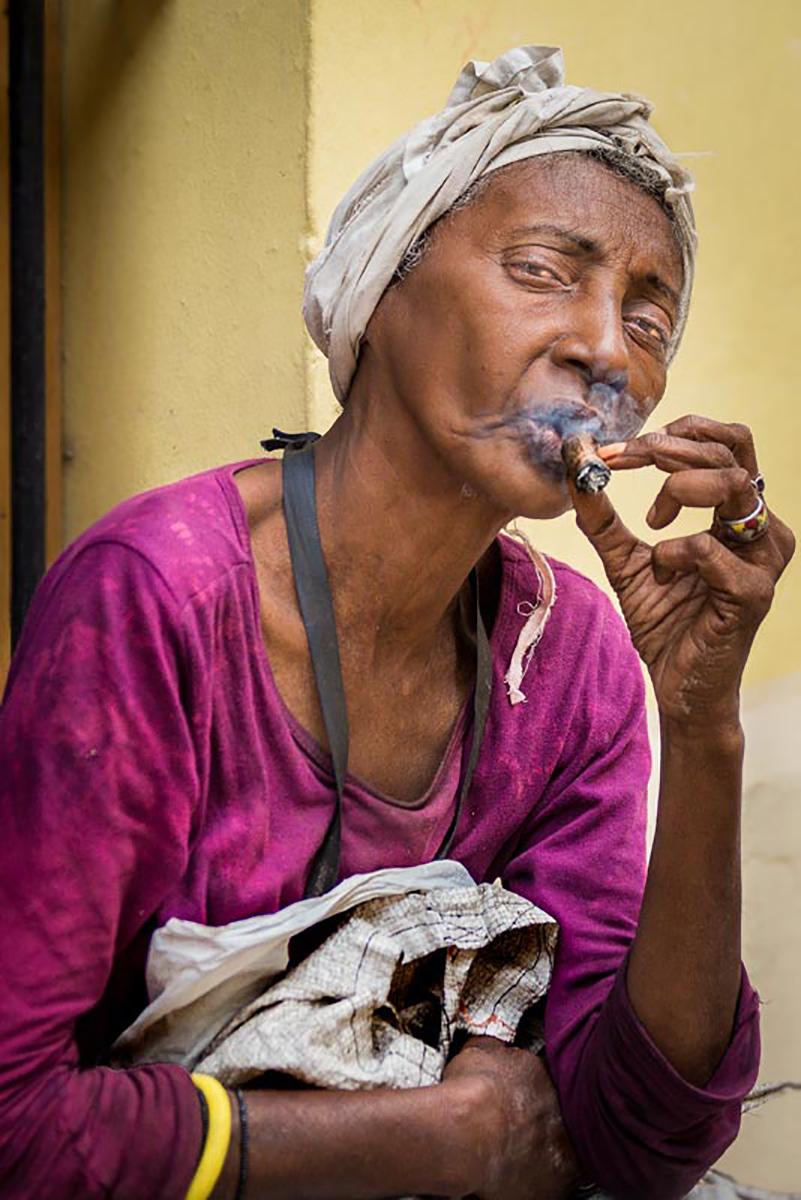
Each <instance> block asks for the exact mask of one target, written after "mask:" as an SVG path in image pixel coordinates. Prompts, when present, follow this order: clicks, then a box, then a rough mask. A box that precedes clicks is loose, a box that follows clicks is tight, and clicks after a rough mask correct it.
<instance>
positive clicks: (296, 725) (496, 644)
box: [216, 455, 517, 812]
mask: <svg viewBox="0 0 801 1200" xmlns="http://www.w3.org/2000/svg"><path fill="white" fill-rule="evenodd" d="M277 461H279V460H277V459H272V458H271V457H270V456H269V455H266V456H264V457H263V458H253V459H245V460H243V461H241V462H235V463H229V464H227V465H226V466H224V467H221V468H218V470H217V472H216V475H217V478H218V480H219V482H220V485H221V487H222V490H223V493H224V495H225V498H226V500H227V502H228V507H229V509H230V512H231V516H232V518H233V522H234V527H235V529H236V533H237V537H238V540H239V543H240V547H241V549H242V551H243V553H244V554H245V559H246V561H245V564H244V565H245V566H246V568H247V574H248V583H249V587H250V592H251V597H252V600H253V611H254V614H255V623H256V629H255V637H254V640H255V642H256V653H257V655H258V657H259V661H260V663H261V666H262V670H263V671H264V674H265V677H266V679H267V682H268V685H269V688H270V691H271V693H272V696H273V697H274V698H275V700H276V702H277V705H278V707H279V709H280V711H281V714H282V716H283V719H284V723H285V725H286V726H287V729H288V731H289V734H290V736H291V737H292V740H293V741H294V742H295V744H296V745H297V746H298V748H299V749H300V750H301V751H302V752H303V754H304V755H305V757H306V758H307V759H309V760H310V761H311V763H312V765H313V766H314V767H316V768H317V769H318V771H320V772H321V773H322V774H323V775H325V777H326V779H328V780H330V781H331V783H332V786H333V779H334V775H333V770H332V767H331V756H330V754H329V753H328V751H327V750H325V748H324V747H323V746H321V745H320V743H319V742H318V741H317V739H316V738H315V737H314V736H313V734H311V733H310V732H309V730H308V729H306V728H305V726H304V725H302V724H301V722H300V721H299V720H298V719H297V717H296V716H295V715H294V713H293V712H292V711H291V710H290V709H289V707H288V706H287V704H286V703H285V701H284V698H283V696H282V695H281V692H280V691H279V688H278V684H277V683H276V681H275V676H274V675H273V671H272V666H271V664H270V658H269V655H268V653H267V647H266V646H265V645H264V639H263V638H262V635H261V619H260V618H261V597H260V594H259V585H258V576H257V573H256V563H255V559H254V557H253V546H252V543H251V540H250V527H249V525H248V519H247V512H246V510H245V502H244V500H243V499H242V494H241V492H240V491H239V488H238V487H237V485H236V483H235V481H234V476H235V475H236V474H238V473H239V472H240V471H245V470H247V469H248V468H249V467H254V466H258V465H259V464H261V463H264V462H277ZM496 541H497V543H498V549H499V555H500V561H501V583H500V588H499V593H498V606H497V610H496V613H495V620H494V622H493V625H492V631H491V633H490V635H489V644H490V649H491V651H492V657H493V687H494V688H497V687H499V686H502V682H503V681H502V680H500V679H499V678H498V673H497V672H496V671H495V669H494V663H495V660H496V659H497V657H498V652H499V651H500V643H501V641H502V638H503V634H504V632H505V629H506V627H507V624H508V621H509V617H510V611H509V610H510V606H511V602H512V596H513V591H514V589H513V587H512V586H511V577H512V575H513V574H514V571H515V568H516V565H517V560H516V557H515V556H514V555H513V554H509V553H508V552H507V546H508V545H509V542H508V539H506V538H504V537H502V536H499V537H498V538H496ZM472 706H473V689H471V690H470V692H469V693H468V695H467V696H466V698H465V699H464V701H463V702H462V706H461V708H460V710H459V713H458V715H457V717H456V720H455V721H454V724H453V726H452V728H451V732H450V736H449V738H448V743H447V746H446V747H445V751H444V753H443V755H442V758H441V759H440V762H439V764H438V766H437V769H436V771H435V772H434V775H433V777H432V779H431V782H430V783H429V784H428V786H427V787H426V790H425V791H424V792H423V794H422V795H421V796H420V797H419V798H418V799H416V800H414V801H413V802H412V803H404V802H402V801H400V800H397V799H396V798H395V797H394V796H391V795H389V794H388V793H386V792H383V791H381V789H380V788H377V787H375V786H374V785H373V784H371V783H369V782H368V781H367V780H365V779H362V778H361V777H360V776H359V775H356V774H355V773H354V772H353V771H350V770H348V772H347V774H346V776H345V788H346V790H347V791H351V792H353V791H358V792H363V793H365V794H367V795H368V796H371V797H373V798H374V799H376V800H379V801H381V802H382V803H384V804H389V805H390V806H391V807H393V808H397V809H403V810H408V811H410V812H414V811H419V810H420V809H422V808H425V807H426V806H427V805H428V804H429V803H431V802H432V801H433V800H434V799H435V797H436V795H437V792H438V790H439V788H440V786H441V784H442V783H443V781H444V780H445V779H446V778H447V777H448V775H449V774H450V771H451V768H452V767H453V766H454V762H453V760H454V757H455V755H456V753H457V750H458V752H459V753H460V754H461V751H462V748H463V744H464V742H463V735H464V734H465V733H466V727H467V726H468V724H470V725H471V724H472V720H471V713H472ZM483 749H484V748H483V747H482V751H481V753H483ZM460 775H461V772H460ZM457 786H458V783H457Z"/></svg>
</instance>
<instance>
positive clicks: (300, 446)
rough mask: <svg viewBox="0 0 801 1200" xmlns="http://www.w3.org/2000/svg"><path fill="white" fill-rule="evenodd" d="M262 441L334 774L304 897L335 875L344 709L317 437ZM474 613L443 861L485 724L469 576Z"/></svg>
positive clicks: (484, 646)
mask: <svg viewBox="0 0 801 1200" xmlns="http://www.w3.org/2000/svg"><path fill="white" fill-rule="evenodd" d="M273 434H274V437H273V438H271V439H267V441H266V442H262V446H264V448H265V449H269V450H284V451H285V454H284V460H283V464H282V471H283V489H284V496H283V502H284V518H285V520H286V528H287V538H288V541H289V554H290V558H291V561H292V573H293V575H294V578H295V588H296V590H297V595H298V603H299V605H300V612H301V616H302V618H303V625H304V628H305V630H306V638H307V640H308V644H309V653H310V655H311V661H312V669H313V671H314V678H315V682H316V685H317V694H318V697H319V700H320V709H321V711H322V715H323V723H324V724H325V731H326V734H327V736H328V745H329V748H330V752H331V761H332V765H333V770H334V781H335V784H336V793H337V802H336V809H335V811H334V815H333V817H332V818H331V822H330V824H329V826H328V830H327V831H326V834H325V837H324V839H323V843H322V845H321V846H320V849H319V850H318V852H317V854H316V855H315V858H314V861H313V862H312V866H311V870H310V872H309V877H308V880H307V882H306V892H305V894H306V896H320V895H322V894H323V893H324V892H327V891H329V890H330V889H331V888H332V887H333V886H334V885H335V884H336V882H337V880H338V878H339V860H340V848H341V829H342V799H343V795H344V791H345V780H346V777H347V772H348V748H349V732H348V712H347V704H346V700H345V688H344V685H343V683H342V664H341V659H340V654H339V643H338V641H337V631H336V621H335V618H334V603H333V599H332V596H331V588H330V586H329V582H328V572H327V571H326V567H325V559H324V558H323V550H322V545H321V543H320V530H319V526H318V524H317V504H316V495H315V476H314V451H313V448H312V443H313V442H315V441H316V440H317V438H318V437H319V435H318V434H313V433H305V434H282V433H280V432H279V431H278V430H273ZM470 580H471V586H472V590H473V595H474V599H475V613H476V617H475V620H476V630H475V634H476V683H475V691H474V695H473V732H472V739H471V744H470V754H469V756H468V760H467V765H466V767H465V770H464V774H463V776H462V779H461V783H460V787H459V794H458V798H457V801H456V805H455V807H454V812H453V817H452V818H451V822H450V825H449V826H448V830H447V832H446V834H445V836H444V838H443V840H442V844H441V845H440V847H439V850H438V851H437V853H436V855H435V858H438V859H440V858H446V857H447V856H448V854H449V852H450V849H451V846H452V844H453V839H454V835H455V833H456V829H457V826H458V824H459V818H460V816H461V813H462V809H463V807H464V802H465V798H466V797H467V794H468V792H469V791H470V785H471V783H472V781H473V775H474V774H475V769H476V764H477V762H478V756H479V752H480V750H481V742H482V740H483V736H484V729H485V726H486V723H487V712H488V711H489V703H490V695H491V690H492V657H491V652H490V646H489V638H488V637H487V630H486V628H485V625H484V620H483V618H482V616H481V607H480V602H479V588H478V575H477V573H476V572H475V570H474V571H472V572H471V574H470Z"/></svg>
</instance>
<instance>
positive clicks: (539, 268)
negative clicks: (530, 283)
mask: <svg viewBox="0 0 801 1200" xmlns="http://www.w3.org/2000/svg"><path fill="white" fill-rule="evenodd" d="M512 266H513V267H517V268H518V269H519V270H521V271H523V272H525V274H526V275H528V276H529V277H530V278H531V279H543V280H553V281H554V282H555V283H562V280H561V279H560V277H559V275H558V274H557V273H556V271H554V270H553V269H552V268H551V267H546V266H544V265H543V264H542V263H535V262H515V263H512Z"/></svg>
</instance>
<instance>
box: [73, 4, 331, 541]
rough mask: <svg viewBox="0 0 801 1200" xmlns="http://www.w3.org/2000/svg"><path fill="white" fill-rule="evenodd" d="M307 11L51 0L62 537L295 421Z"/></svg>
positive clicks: (298, 410) (301, 378) (242, 452)
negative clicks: (58, 1)
mask: <svg viewBox="0 0 801 1200" xmlns="http://www.w3.org/2000/svg"><path fill="white" fill-rule="evenodd" d="M307 16H308V14H307V6H306V4H305V3H302V2H298V0H271V3H269V4H265V3H262V2H261V0H240V2H239V3H233V2H227V0H66V3H65V5H64V104H65V109H64V139H63V154H64V167H63V185H64V199H63V205H64V207H63V228H64V260H63V273H64V347H65V362H64V398H65V434H66V445H67V450H68V453H69V454H70V455H71V456H72V457H71V460H70V461H68V462H67V463H66V464H65V518H66V522H65V524H66V534H67V537H68V538H72V537H74V536H75V535H76V534H77V533H78V532H79V531H80V530H81V529H82V528H84V527H85V526H86V525H87V524H88V523H90V522H91V521H92V520H94V519H95V518H96V517H97V516H99V515H100V514H101V513H102V512H104V511H105V510H106V509H107V508H108V507H109V506H110V505H111V504H113V503H114V502H116V501H117V500H119V499H121V498H122V497H124V496H127V495H130V494H131V493H133V492H136V491H140V490H142V489H143V488H146V487H150V486H154V485H156V484H159V483H162V482H166V481H167V480H170V479H175V478H179V477H180V476H182V475H187V474H190V473H191V472H193V471H197V470H202V469H203V468H205V467H208V466H212V465H214V464H215V463H218V462H223V461H226V460H232V459H236V458H239V457H242V458H244V457H247V456H248V455H250V454H259V453H260V450H259V446H258V440H259V438H260V437H263V436H265V435H266V434H267V433H268V432H269V428H270V426H271V424H272V423H276V424H278V425H282V424H284V425H288V426H289V427H290V428H291V427H293V425H294V426H296V427H297V426H298V425H300V424H302V422H303V420H304V386H305V375H304V361H305V360H304V338H305V333H304V330H303V325H302V320H301V317H300V315H299V307H300V295H301V287H302V275H303V265H304V244H303V234H304V230H305V223H306V207H305V179H304V156H305V122H306V107H307V106H306V100H307V97H306V69H305V68H306V42H307Z"/></svg>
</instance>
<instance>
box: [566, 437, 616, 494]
mask: <svg viewBox="0 0 801 1200" xmlns="http://www.w3.org/2000/svg"><path fill="white" fill-rule="evenodd" d="M597 450H598V443H597V442H596V440H595V438H594V437H593V436H592V434H591V433H577V434H574V435H573V436H572V437H567V438H565V440H564V441H563V442H562V460H563V462H564V464H565V467H566V468H567V474H568V478H569V479H572V480H573V483H574V484H575V485H576V487H577V488H578V490H579V491H580V492H602V491H603V489H604V488H605V487H606V485H607V483H608V482H609V480H610V479H611V478H612V472H611V471H610V469H609V467H607V465H606V463H605V462H604V460H603V459H602V458H599V457H598V454H597V453H596V452H597Z"/></svg>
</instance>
